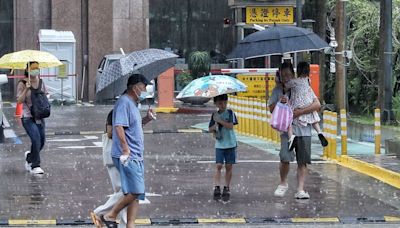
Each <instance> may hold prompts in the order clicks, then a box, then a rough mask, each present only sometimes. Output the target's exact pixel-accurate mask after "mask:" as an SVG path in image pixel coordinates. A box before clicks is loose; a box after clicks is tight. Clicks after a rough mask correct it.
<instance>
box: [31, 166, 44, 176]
mask: <svg viewBox="0 0 400 228" xmlns="http://www.w3.org/2000/svg"><path fill="white" fill-rule="evenodd" d="M31 173H32V174H44V171H43V169H42V168H40V167H36V168H33V169H32V170H31Z"/></svg>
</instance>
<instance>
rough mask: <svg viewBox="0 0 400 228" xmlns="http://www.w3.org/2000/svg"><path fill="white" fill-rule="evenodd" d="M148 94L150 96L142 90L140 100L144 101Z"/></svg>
mask: <svg viewBox="0 0 400 228" xmlns="http://www.w3.org/2000/svg"><path fill="white" fill-rule="evenodd" d="M147 96H148V93H147V92H143V91H142V92H140V95H139V100H140V101H143V100H144V99H146V97H147Z"/></svg>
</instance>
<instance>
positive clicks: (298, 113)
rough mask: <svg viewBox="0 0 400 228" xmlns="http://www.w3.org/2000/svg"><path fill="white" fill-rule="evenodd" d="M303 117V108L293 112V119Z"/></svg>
mask: <svg viewBox="0 0 400 228" xmlns="http://www.w3.org/2000/svg"><path fill="white" fill-rule="evenodd" d="M301 115H303V111H302V109H301V108H296V109H294V110H293V119H295V118H297V117H299V116H301Z"/></svg>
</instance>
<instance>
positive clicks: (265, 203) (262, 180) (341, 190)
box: [0, 106, 400, 219]
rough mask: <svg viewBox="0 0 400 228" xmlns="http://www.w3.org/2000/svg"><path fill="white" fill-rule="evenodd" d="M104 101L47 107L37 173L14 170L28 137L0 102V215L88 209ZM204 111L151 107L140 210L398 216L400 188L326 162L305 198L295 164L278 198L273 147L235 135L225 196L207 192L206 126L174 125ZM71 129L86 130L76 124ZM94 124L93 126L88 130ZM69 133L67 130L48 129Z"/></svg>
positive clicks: (80, 214)
mask: <svg viewBox="0 0 400 228" xmlns="http://www.w3.org/2000/svg"><path fill="white" fill-rule="evenodd" d="M111 108H112V106H94V107H87V106H64V107H54V108H53V113H52V117H51V118H50V119H48V121H47V132H49V133H50V134H49V135H48V136H47V142H46V146H45V149H44V151H43V152H42V168H43V169H44V170H45V171H46V174H45V175H44V176H42V177H35V176H32V175H30V174H29V173H27V172H26V171H25V170H24V166H23V162H24V159H23V156H24V152H25V151H26V150H28V149H29V139H28V137H27V136H26V134H25V132H24V130H23V129H22V127H20V126H17V125H16V124H15V123H14V121H13V119H12V118H10V117H12V113H13V111H14V109H13V108H11V107H9V108H7V107H6V108H5V112H6V115H7V117H8V119H9V121H10V122H11V125H12V127H11V128H12V129H13V130H14V131H15V132H16V134H17V135H18V136H19V139H20V140H21V141H22V144H15V143H14V140H10V139H8V140H7V143H5V144H1V145H0V183H1V185H0V219H9V218H13V219H88V218H89V212H90V211H91V210H93V209H94V208H95V207H96V206H98V205H99V204H100V203H101V202H104V201H105V199H106V195H108V194H110V193H111V192H112V190H111V185H110V181H109V179H108V175H107V172H106V170H105V168H104V167H103V164H102V155H101V147H100V146H99V145H100V143H101V134H99V133H98V132H99V131H103V130H104V126H105V125H104V122H105V118H106V115H107V113H108V111H109V110H110V109H111ZM208 119H209V116H208V115H205V114H200V115H198V114H159V115H158V119H157V121H155V122H153V123H151V124H149V125H148V126H146V128H145V130H154V131H155V132H164V133H154V134H145V170H146V187H147V192H148V193H151V194H150V195H149V196H148V197H147V199H148V200H149V201H150V204H142V205H141V206H140V209H139V216H138V217H140V218H236V217H246V218H260V217H261V218H267V217H268V218H271V217H275V218H293V217H379V216H384V215H390V216H400V210H399V209H400V203H399V201H400V200H399V197H400V192H399V190H398V189H396V188H394V187H391V186H389V185H385V184H383V183H381V182H379V181H376V180H375V179H373V178H370V177H367V176H365V175H362V174H359V173H356V172H354V171H351V170H348V169H346V168H343V167H340V166H337V165H335V164H329V163H319V164H313V165H312V166H311V170H310V172H309V176H308V179H307V181H306V189H307V191H308V192H310V195H311V199H310V200H295V199H294V198H293V195H294V193H295V186H296V178H295V172H294V171H295V166H294V164H293V165H292V170H291V172H290V174H289V188H290V189H289V191H288V193H287V195H286V196H285V198H275V197H274V196H273V191H274V190H275V188H276V185H277V184H278V180H279V179H278V162H277V161H278V157H277V156H275V155H272V154H269V153H266V152H265V151H261V150H258V149H256V148H255V147H252V146H251V145H247V144H243V143H240V144H239V147H238V160H239V161H241V162H240V163H239V164H237V165H236V166H235V167H234V176H233V180H232V186H231V192H232V196H231V201H230V202H227V203H223V202H215V201H214V200H212V187H213V179H212V178H213V172H214V163H213V160H214V149H213V148H214V147H213V146H214V141H213V139H212V137H211V135H209V134H206V133H174V132H176V130H177V129H188V128H190V126H192V125H194V124H197V123H202V122H207V121H208ZM80 131H85V132H87V131H92V133H90V132H88V133H87V134H84V135H81V134H78V133H79V132H80ZM93 131H94V132H93ZM51 133H58V134H61V133H63V134H70V135H53V134H51Z"/></svg>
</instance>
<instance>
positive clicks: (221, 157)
mask: <svg viewBox="0 0 400 228" xmlns="http://www.w3.org/2000/svg"><path fill="white" fill-rule="evenodd" d="M215 163H217V164H236V147H232V148H228V149H220V148H215Z"/></svg>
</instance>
